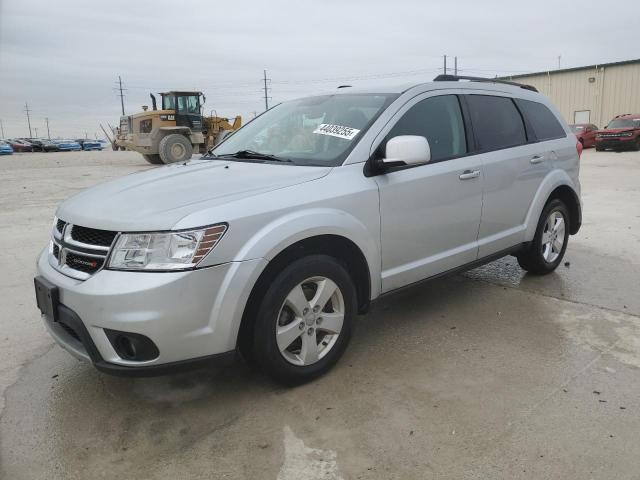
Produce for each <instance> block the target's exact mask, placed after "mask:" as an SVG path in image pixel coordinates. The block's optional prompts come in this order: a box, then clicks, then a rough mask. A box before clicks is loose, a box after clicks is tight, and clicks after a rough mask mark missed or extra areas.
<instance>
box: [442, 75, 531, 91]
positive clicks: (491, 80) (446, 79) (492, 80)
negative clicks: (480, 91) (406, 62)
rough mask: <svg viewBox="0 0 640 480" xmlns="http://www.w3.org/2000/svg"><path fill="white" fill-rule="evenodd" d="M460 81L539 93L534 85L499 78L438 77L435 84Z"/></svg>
mask: <svg viewBox="0 0 640 480" xmlns="http://www.w3.org/2000/svg"><path fill="white" fill-rule="evenodd" d="M458 80H470V81H472V82H486V83H502V84H505V85H511V86H513V87H520V88H524V89H525V90H531V91H532V92H537V91H538V89H537V88H536V87H534V86H533V85H525V84H524V83H517V82H509V81H508V80H499V79H497V78H485V77H468V76H466V75H438V76H437V77H436V78H434V79H433V81H434V82H457V81H458Z"/></svg>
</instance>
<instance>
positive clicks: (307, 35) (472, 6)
mask: <svg viewBox="0 0 640 480" xmlns="http://www.w3.org/2000/svg"><path fill="white" fill-rule="evenodd" d="M605 6H606V7H605ZM614 7H615V8H614ZM639 23H640V1H639V0H616V2H612V3H606V2H602V1H601V0H581V1H574V2H567V1H557V0H555V1H547V0H537V1H534V2H523V1H513V0H507V1H502V0H479V1H476V0H449V1H438V2H435V1H428V0H422V1H419V0H416V1H404V0H394V1H389V0H385V1H373V0H367V1H354V0H349V1H347V0H344V1H341V2H339V1H333V0H321V1H317V0H316V1H304V0H298V1H276V0H270V1H264V2H262V1H257V0H243V1H235V2H228V1H220V2H213V1H202V2H196V1H187V0H180V1H158V0H154V1H142V0H139V1H133V0H125V1H121V0H108V1H100V2H98V1H88V0H85V1H81V0H77V1H71V0H55V1H46V0H39V1H36V0H0V119H1V120H2V122H3V127H4V131H5V137H18V136H28V134H29V131H28V128H27V121H26V116H25V114H24V111H23V110H24V104H25V102H28V103H29V108H30V109H32V113H31V124H32V127H33V128H34V129H35V128H38V135H40V136H46V127H45V120H44V119H45V117H49V121H50V126H51V136H52V138H53V137H58V136H63V137H77V136H84V133H85V132H87V134H88V135H89V136H94V134H95V133H96V132H100V129H99V124H100V123H103V124H107V123H111V124H112V125H116V124H117V123H118V117H119V115H120V101H119V98H118V97H117V94H116V91H115V90H114V88H115V85H116V81H117V78H118V75H121V76H122V79H123V82H124V86H125V87H126V88H127V91H126V92H125V93H126V97H125V110H126V112H127V113H134V112H136V111H138V110H140V107H141V105H145V104H146V105H148V104H149V103H150V100H149V92H159V91H163V90H168V89H180V88H183V89H196V90H202V91H204V92H205V94H206V96H207V104H206V105H205V109H206V110H207V111H210V110H211V109H216V110H217V112H218V113H219V114H220V115H223V116H234V115H236V114H241V115H243V116H244V117H247V118H251V117H252V116H253V112H254V111H256V112H260V111H262V110H263V109H264V100H263V98H262V96H263V91H262V80H261V77H262V71H263V69H267V72H268V77H269V78H271V79H272V80H271V82H270V85H269V87H270V88H271V90H270V92H269V95H270V96H272V97H273V98H272V99H271V100H270V102H279V101H282V100H286V99H289V98H295V97H298V96H301V95H306V94H309V93H316V92H318V91H326V90H328V89H333V88H335V87H336V86H337V85H339V84H345V83H347V84H351V85H375V84H390V83H407V82H421V81H429V80H431V79H432V78H433V77H434V76H435V75H436V74H437V73H441V72H442V63H443V61H442V55H443V54H447V55H450V56H452V57H453V56H454V55H457V56H458V66H459V69H460V72H461V73H466V74H470V75H482V76H494V75H507V74H510V73H514V74H515V73H523V72H532V71H540V70H548V69H554V68H557V65H558V58H557V57H558V55H561V56H562V59H561V65H562V67H563V68H566V67H575V66H581V65H589V64H595V63H606V62H614V61H620V60H628V59H632V58H637V57H639V56H640V48H639V45H640V33H639V32H640V30H639V27H638V25H639ZM452 63H453V58H451V63H450V65H452ZM33 134H34V136H35V130H34V132H33ZM101 136H102V135H101Z"/></svg>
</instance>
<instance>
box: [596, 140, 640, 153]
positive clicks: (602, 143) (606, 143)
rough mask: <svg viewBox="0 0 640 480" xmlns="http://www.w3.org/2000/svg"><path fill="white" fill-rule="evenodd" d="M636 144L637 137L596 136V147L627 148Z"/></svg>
mask: <svg viewBox="0 0 640 480" xmlns="http://www.w3.org/2000/svg"><path fill="white" fill-rule="evenodd" d="M635 144H636V138H635V137H609V138H601V139H600V138H596V147H598V148H604V149H608V148H610V149H613V150H625V149H630V148H634V147H635Z"/></svg>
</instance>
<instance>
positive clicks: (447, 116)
mask: <svg viewBox="0 0 640 480" xmlns="http://www.w3.org/2000/svg"><path fill="white" fill-rule="evenodd" d="M390 125H392V126H391V127H387V128H388V129H389V131H388V132H385V131H383V132H382V133H381V135H382V136H383V138H384V139H383V140H382V142H380V146H381V147H380V148H381V149H382V150H384V145H385V144H386V142H387V141H388V140H389V139H391V138H393V137H395V136H398V135H420V136H424V137H426V138H427V140H428V141H429V145H430V148H431V161H430V163H428V164H426V165H419V166H413V167H399V168H396V169H395V170H393V169H392V170H389V171H387V172H386V173H384V174H381V175H378V176H376V177H374V178H375V180H376V182H377V184H378V188H379V192H380V219H381V236H380V237H381V253H382V290H383V292H385V291H390V290H393V289H396V288H399V287H402V286H404V285H408V284H410V283H413V282H416V281H419V280H422V279H424V278H427V277H430V276H433V275H437V274H438V273H442V272H445V271H447V270H450V269H453V268H455V267H458V266H460V265H464V264H466V263H469V262H472V261H474V260H475V259H476V258H477V237H478V228H479V224H480V215H481V210H482V181H483V178H482V169H481V163H480V160H479V159H478V158H477V157H474V156H468V155H467V152H468V151H469V149H468V145H467V139H466V135H465V126H464V121H463V117H462V113H461V107H460V102H459V98H458V96H457V95H455V94H454V93H453V92H452V93H451V94H442V93H438V94H434V93H433V92H431V93H429V94H424V95H421V96H418V97H416V98H414V99H413V100H411V101H410V102H408V103H407V104H406V105H405V106H404V107H403V108H402V109H401V110H400V111H399V112H398V113H397V114H396V115H395V117H394V119H393V120H392V121H391V122H390Z"/></svg>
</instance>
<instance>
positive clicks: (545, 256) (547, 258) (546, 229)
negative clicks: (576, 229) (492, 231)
mask: <svg viewBox="0 0 640 480" xmlns="http://www.w3.org/2000/svg"><path fill="white" fill-rule="evenodd" d="M569 220H570V219H569V209H568V208H567V206H566V205H565V204H564V202H562V200H559V199H557V198H556V199H553V200H551V201H550V202H548V203H547V205H546V206H545V207H544V209H543V210H542V214H541V215H540V220H538V227H537V228H536V234H535V236H534V238H533V241H532V242H531V245H530V246H529V248H528V249H527V250H526V251H524V252H522V253H520V254H518V255H517V259H518V263H519V264H520V266H521V267H522V268H523V269H525V270H527V271H528V272H529V273H533V274H535V275H546V274H547V273H551V272H553V271H554V270H555V269H556V268H557V267H558V265H560V262H561V261H562V258H563V257H564V252H565V251H566V250H567V244H568V243H569Z"/></svg>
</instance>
